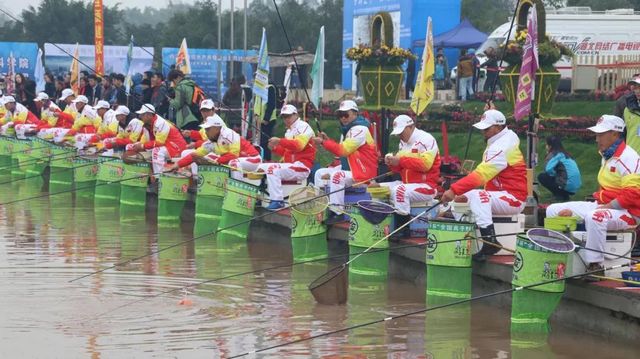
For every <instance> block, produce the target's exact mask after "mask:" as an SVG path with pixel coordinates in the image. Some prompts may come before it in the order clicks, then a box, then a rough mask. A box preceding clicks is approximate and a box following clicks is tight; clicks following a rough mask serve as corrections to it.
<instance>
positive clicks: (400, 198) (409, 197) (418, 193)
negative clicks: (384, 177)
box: [380, 181, 436, 216]
mask: <svg viewBox="0 0 640 359" xmlns="http://www.w3.org/2000/svg"><path fill="white" fill-rule="evenodd" d="M380 186H381V187H389V189H390V190H391V196H390V197H389V199H390V200H391V204H393V206H394V207H395V208H396V211H397V212H398V214H401V215H404V216H406V215H408V214H410V213H411V202H414V201H415V202H429V201H431V200H432V199H433V196H435V194H436V190H434V189H433V188H431V186H429V185H428V184H426V183H402V181H393V182H382V183H380Z"/></svg>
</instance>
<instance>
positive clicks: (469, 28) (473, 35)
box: [413, 18, 487, 49]
mask: <svg viewBox="0 0 640 359" xmlns="http://www.w3.org/2000/svg"><path fill="white" fill-rule="evenodd" d="M485 40H487V34H485V33H484V32H481V31H480V30H478V29H476V28H475V27H473V25H472V24H471V22H470V21H469V19H466V18H465V19H463V20H462V22H460V24H458V26H456V27H454V28H453V29H451V30H449V31H447V32H445V33H442V34H440V35H437V36H435V37H434V38H433V45H434V47H455V48H459V49H464V48H471V47H478V46H480V45H482V43H483V42H485ZM424 43H425V40H424V39H423V40H415V41H414V42H413V46H414V47H424Z"/></svg>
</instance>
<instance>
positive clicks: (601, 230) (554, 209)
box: [547, 201, 636, 263]
mask: <svg viewBox="0 0 640 359" xmlns="http://www.w3.org/2000/svg"><path fill="white" fill-rule="evenodd" d="M564 209H568V210H570V211H571V212H572V213H573V214H572V215H573V216H576V217H580V218H582V219H584V224H585V227H586V229H587V244H586V248H589V249H594V250H597V251H601V252H603V251H605V246H604V245H605V244H606V242H607V230H612V231H620V230H625V229H629V228H634V227H635V226H636V221H635V219H634V218H633V216H631V214H629V212H628V211H627V210H625V209H598V204H597V203H596V202H580V201H576V202H565V203H554V204H552V205H550V206H549V207H548V208H547V217H557V216H558V213H560V211H562V210H564ZM585 259H586V260H587V261H588V262H589V263H602V262H604V254H603V253H598V252H593V251H586V253H585Z"/></svg>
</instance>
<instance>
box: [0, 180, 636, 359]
mask: <svg viewBox="0 0 640 359" xmlns="http://www.w3.org/2000/svg"><path fill="white" fill-rule="evenodd" d="M27 182H33V181H20V182H16V183H14V184H12V185H7V186H5V188H3V189H2V190H1V191H0V203H4V202H7V201H10V200H14V199H19V198H25V197H27V196H30V195H33V194H37V193H39V192H40V191H41V188H40V187H39V185H41V183H38V181H35V183H27ZM147 207H148V208H147V210H146V211H143V210H137V211H129V212H126V213H121V212H120V210H119V209H118V207H109V206H98V205H96V204H95V203H94V201H93V200H92V199H90V198H83V197H81V196H76V195H74V194H62V195H56V196H51V197H48V198H42V199H34V200H31V201H28V202H20V203H15V204H12V205H7V206H4V205H0V235H1V238H0V283H1V284H2V285H1V286H0V357H1V358H219V357H229V356H233V355H238V354H242V353H245V352H248V351H252V350H257V349H261V348H265V347H270V346H274V345H278V344H281V343H284V342H288V341H292V340H297V339H300V338H304V337H306V336H309V335H314V334H318V333H322V332H326V331H332V330H337V329H340V328H344V327H347V326H352V325H357V324H360V323H363V322H368V321H374V320H377V319H381V318H384V317H386V316H390V315H398V314H402V313H406V312H409V311H415V310H419V309H421V308H424V307H425V305H426V304H427V303H426V302H427V299H426V295H425V284H424V281H423V280H415V279H412V278H413V277H412V276H411V275H406V273H404V274H403V273H401V272H406V270H404V269H402V268H403V266H405V265H406V262H405V261H404V260H403V259H401V258H399V257H395V256H393V255H392V256H391V258H390V262H391V263H390V265H389V268H390V270H389V273H388V275H385V276H383V277H375V278H371V279H366V278H365V279H362V280H358V281H357V283H355V282H353V281H352V283H351V287H350V289H349V301H348V303H347V305H344V306H337V307H332V306H322V305H316V304H315V302H314V300H313V298H312V296H311V294H310V293H309V291H308V290H307V284H308V283H310V282H311V281H313V280H314V279H315V278H316V277H318V276H319V275H321V274H322V273H324V272H325V271H326V269H327V263H324V262H318V263H313V264H305V265H300V266H295V267H288V268H282V269H278V270H272V271H266V272H262V273H259V274H252V275H245V276H241V277H238V278H233V279H229V280H224V281H220V282H216V283H211V284H207V285H202V286H200V287H198V288H197V289H194V288H191V289H188V290H181V289H180V288H184V287H186V286H189V285H192V284H195V283H198V282H200V281H202V280H205V279H210V278H216V277H220V276H224V275H230V274H234V273H240V272H246V271H252V270H258V269H260V268H265V267H270V266H276V265H282V264H286V263H290V262H292V261H294V260H296V258H293V254H292V247H291V240H290V239H289V235H288V232H287V231H285V230H280V229H277V228H273V227H266V226H254V227H252V231H251V234H250V235H249V238H248V239H247V240H242V241H225V242H220V241H216V240H215V239H213V238H203V239H199V240H196V241H194V242H192V243H189V244H186V245H182V246H179V247H177V248H174V249H171V250H168V251H164V252H161V253H158V254H155V255H152V256H149V257H146V258H144V259H141V260H137V261H135V262H133V263H130V264H127V265H125V266H122V267H119V268H117V269H114V270H109V271H106V272H104V273H100V274H97V275H95V276H91V277H89V278H85V279H83V280H80V281H77V282H72V283H70V282H69V280H71V279H73V278H76V277H78V276H80V275H83V274H86V273H89V272H91V271H95V270H98V269H101V268H104V267H106V266H109V265H111V264H114V263H117V262H122V261H124V260H127V259H130V258H134V257H137V256H140V255H144V254H145V253H148V252H149V251H151V250H155V249H160V248H164V247H167V246H169V245H171V244H175V243H177V242H180V241H182V240H185V239H190V238H192V237H193V236H194V229H193V228H194V223H193V220H192V219H191V220H183V221H182V223H172V224H169V225H162V224H160V225H159V224H158V223H157V221H156V220H155V216H156V213H155V209H154V207H153V206H152V205H149V204H148V206H147ZM200 230H202V229H200ZM205 230H206V229H205ZM331 247H332V254H336V253H340V252H341V251H342V252H343V253H344V252H345V251H346V249H345V246H344V243H331ZM414 267H415V265H414ZM418 270H420V269H418ZM171 289H178V290H177V292H174V293H171V294H168V295H162V296H159V297H155V298H152V296H154V295H156V294H158V293H161V292H163V291H167V290H171ZM479 294H483V292H482V291H481V289H477V288H474V292H473V295H479ZM185 298H186V299H187V300H188V301H190V302H191V304H190V305H181V304H180V302H181V301H183V300H184V299H185ZM140 300H142V301H140ZM135 301H139V302H138V303H136V304H133V305H127V304H129V303H132V302H135ZM122 306H124V307H122ZM120 307H121V308H120ZM115 308H119V309H117V310H114V309H115ZM639 348H640V344H638V343H628V342H612V341H608V340H605V339H603V338H602V337H599V336H597V335H594V334H586V333H582V332H580V331H578V330H576V329H575V328H569V327H565V326H563V325H562V323H553V327H552V331H551V333H550V334H548V335H546V334H530V335H512V334H511V333H510V331H509V308H508V307H502V306H499V305H495V303H492V302H491V301H484V302H475V303H474V304H472V305H460V306H454V307H450V308H446V309H439V310H436V311H433V312H429V313H428V314H427V315H424V314H422V315H415V316H411V317H406V318H402V319H398V320H390V321H387V322H384V323H381V324H375V325H370V326H366V327H363V328H359V329H355V330H352V331H348V332H343V333H339V334H336V335H332V336H328V337H323V338H319V339H315V340H310V341H305V342H300V343H297V344H293V345H290V346H286V347H282V348H279V349H275V350H272V351H269V352H265V353H260V354H258V355H255V356H253V357H261V358H262V357H264V358H281V357H286V358H338V357H350V358H366V357H370V358H446V359H450V358H637V357H638V353H639V352H640V349H639Z"/></svg>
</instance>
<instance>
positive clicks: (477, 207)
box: [464, 189, 525, 228]
mask: <svg viewBox="0 0 640 359" xmlns="http://www.w3.org/2000/svg"><path fill="white" fill-rule="evenodd" d="M464 196H465V197H467V198H468V199H469V208H470V209H471V212H472V213H473V215H474V216H475V217H476V224H477V225H478V227H480V228H487V227H488V226H490V225H492V224H493V219H492V217H493V215H515V214H519V213H520V212H522V210H523V209H524V205H525V203H524V202H522V201H520V200H519V199H517V198H515V197H514V196H512V195H511V194H510V193H509V192H506V191H485V190H480V189H473V190H471V191H469V192H467V193H465V194H464Z"/></svg>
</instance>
